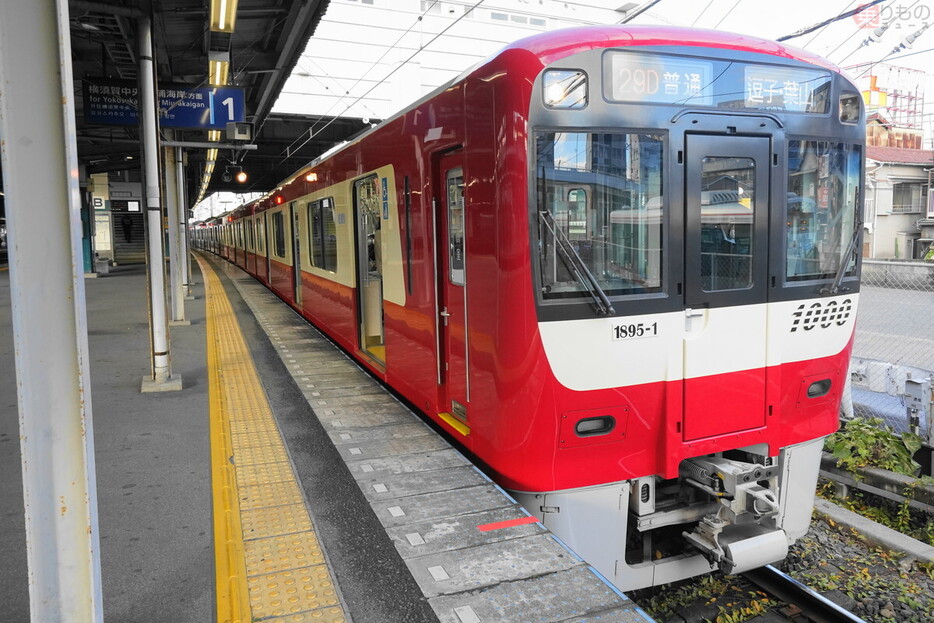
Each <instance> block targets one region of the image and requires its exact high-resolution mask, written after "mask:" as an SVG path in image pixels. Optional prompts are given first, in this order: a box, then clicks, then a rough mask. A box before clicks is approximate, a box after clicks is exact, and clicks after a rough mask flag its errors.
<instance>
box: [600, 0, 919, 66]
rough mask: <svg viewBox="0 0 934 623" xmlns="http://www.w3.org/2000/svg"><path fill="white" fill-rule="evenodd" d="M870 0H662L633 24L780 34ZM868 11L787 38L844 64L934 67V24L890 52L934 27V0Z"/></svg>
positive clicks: (900, 1)
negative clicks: (866, 19) (880, 29)
mask: <svg viewBox="0 0 934 623" xmlns="http://www.w3.org/2000/svg"><path fill="white" fill-rule="evenodd" d="M868 1H869V0H858V1H857V0H852V1H851V0H772V1H769V0H738V1H737V0H661V2H659V3H658V4H657V5H655V6H654V7H653V8H652V9H650V10H649V11H648V12H646V13H644V14H643V15H641V16H639V17H637V18H636V19H635V20H634V21H633V22H632V23H634V24H652V23H654V24H657V23H670V24H676V25H679V26H692V25H693V26H696V27H699V28H716V29H718V30H728V31H733V32H739V33H744V34H750V35H759V36H763V37H767V38H769V39H777V38H779V37H782V36H785V35H789V34H792V33H794V32H797V31H799V30H801V29H803V28H806V27H809V26H812V25H814V24H817V23H820V22H822V21H824V20H826V19H829V18H831V17H834V16H836V15H839V14H841V13H844V12H846V11H849V10H852V9H854V8H856V7H857V6H859V5H860V4H866V3H868ZM609 4H618V2H609ZM865 13H866V15H867V16H868V15H872V14H875V15H877V16H878V17H877V19H876V21H875V22H872V23H870V24H862V23H861V21H858V20H857V18H855V17H847V18H844V19H842V20H840V21H838V22H835V23H833V24H830V25H828V26H827V27H825V28H822V29H820V30H817V31H815V32H813V33H810V34H806V35H803V36H800V37H795V38H794V39H791V40H789V41H788V43H790V44H793V45H796V46H798V47H803V48H806V49H808V50H810V51H812V52H815V53H817V54H820V55H821V56H824V57H825V58H827V59H829V60H830V61H833V62H834V63H837V64H838V65H841V66H849V65H852V64H854V63H857V62H869V61H872V62H874V61H878V60H881V59H883V58H884V59H885V62H887V63H891V64H896V65H900V66H905V67H910V68H915V69H922V70H926V71H928V72H934V27H931V28H928V29H927V30H925V31H924V32H922V33H921V34H920V35H919V36H918V38H917V39H916V40H915V41H914V43H913V44H912V45H911V47H910V48H909V49H905V50H900V51H899V52H896V53H894V54H892V53H891V52H892V51H893V50H894V49H895V48H896V46H898V45H899V44H901V43H903V40H904V39H905V37H907V36H909V35H912V34H914V33H916V32H917V31H918V30H921V29H922V28H924V27H925V25H928V24H931V25H932V26H934V0H887V1H886V2H882V3H881V4H879V5H877V6H875V7H870V9H868V10H867V12H865ZM880 23H889V24H890V26H889V28H888V29H887V30H886V31H885V32H884V33H883V34H882V35H881V37H880V40H879V41H876V42H873V43H869V44H867V45H862V46H861V44H863V43H864V42H865V41H866V39H868V38H869V37H870V35H871V34H872V33H873V29H874V27H875V26H877V25H879V24H880Z"/></svg>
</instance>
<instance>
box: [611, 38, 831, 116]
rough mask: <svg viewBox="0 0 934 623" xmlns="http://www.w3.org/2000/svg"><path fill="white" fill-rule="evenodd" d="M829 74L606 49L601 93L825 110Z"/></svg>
mask: <svg viewBox="0 0 934 623" xmlns="http://www.w3.org/2000/svg"><path fill="white" fill-rule="evenodd" d="M829 90H830V72H829V71H824V70H820V69H806V68H797V67H780V66H777V65H762V64H754V63H740V62H735V61H733V62H726V61H720V60H715V59H703V58H690V57H684V56H673V55H665V54H645V53H641V52H621V51H614V52H608V53H607V55H606V57H605V62H604V91H605V95H606V98H607V99H609V100H610V101H614V102H643V103H654V104H689V105H695V106H716V107H718V108H752V109H761V110H778V111H785V112H804V113H826V112H827V111H828V106H829V98H828V95H829Z"/></svg>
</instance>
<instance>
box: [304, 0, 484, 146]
mask: <svg viewBox="0 0 934 623" xmlns="http://www.w3.org/2000/svg"><path fill="white" fill-rule="evenodd" d="M439 1H440V0H434V1H433V2H432V3H431V4H430V5H428V7H427V8H425V9H424V10H422V12H421V14H420V15H419V16H418V17H417V18H416V19H415V21H414V22H412V25H411V26H409V27H408V28H406V30H405V32H403V33H402V34H401V35H399V37H398V38H397V39H396V40H395V41H394V42H393V43H392V44H391V45H390V46H389V47H388V48H386V51H385V52H383V53H382V55H381V56H380V57H379V58H378V59H376V60H375V61H373V63H372V64H371V65H370V66H369V67H368V68H367V70H366V71H364V72H363V74H361V76H360V77H359V78H357V81H356V82H354V83H353V84H352V85H350V88H348V89H344V95H341V96H340V97H339V98H338V99H337V100H336V101H335V102H334V104H332V105H331V107H330V108H328V109H327V110H326V111H324V112H323V113H322V114H320V115H319V116H318V118H317V119H315V120H314V121H313V122H312V123H311V128H310V129H311V130H314V128H315V127H316V126H317V124H318V122H320V121H321V120H322V119H324V117H326V116H328V113H330V112H331V111H332V110H333V109H334V108H335V107H336V106H338V105H339V104H340V103H341V102H342V101H343V100H344V99H345V98H346V97H347V96H349V95H350V92H351V91H353V90H354V88H355V87H356V86H357V85H358V84H360V83H361V82H362V81H363V79H364V78H366V77H367V76H368V75H369V73H370V72H371V71H373V69H374V68H375V67H376V66H377V65H379V63H380V61H382V60H383V59H384V58H386V55H387V54H389V53H390V52H392V51H393V50H394V49H395V48H396V46H397V45H399V42H400V41H402V39H403V38H404V37H405V36H406V35H407V34H409V33H410V32H412V29H413V28H415V26H417V25H418V24H419V23H420V22H421V21H422V20H423V19H424V18H425V16H427V15H428V13H429V12H431V9H433V8H434V7H435V5H436V4H438V2H439ZM471 10H473V9H471ZM309 62H312V63H313V64H314V65H316V66H317V67H319V69H321V71H322V72H324V74H325V75H326V76H328V77H329V78H331V80H334V83H335V84H337V85H338V86H339V87H341V85H340V83H339V82H338V81H337V79H335V78H333V77H332V76H330V75H329V74H328V73H327V70H325V69H324V68H322V67H321V66H320V65H318V64H317V63H314V61H311V59H309ZM309 74H310V72H309ZM310 77H313V76H310ZM319 83H320V81H319ZM321 84H322V86H324V85H323V83H321ZM325 88H327V87H325ZM341 88H342V89H343V87H341ZM364 107H365V108H367V109H368V110H370V112H373V111H372V109H370V108H369V107H368V106H366V105H365V104H364ZM348 110H349V108H348ZM373 116H376V115H375V113H373Z"/></svg>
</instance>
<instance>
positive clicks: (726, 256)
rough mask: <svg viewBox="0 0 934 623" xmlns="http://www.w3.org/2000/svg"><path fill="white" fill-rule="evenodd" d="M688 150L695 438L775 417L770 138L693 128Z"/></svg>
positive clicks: (688, 382) (687, 436)
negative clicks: (769, 358) (769, 373)
mask: <svg viewBox="0 0 934 623" xmlns="http://www.w3.org/2000/svg"><path fill="white" fill-rule="evenodd" d="M685 154H686V159H685V169H684V171H685V180H684V182H685V189H684V190H685V208H686V213H685V246H684V253H685V261H684V270H685V273H684V280H685V289H684V305H685V339H684V379H685V380H684V423H683V437H684V440H685V441H691V440H695V439H703V438H707V437H713V436H715V435H723V434H728V433H733V432H738V431H742V430H749V429H753V428H757V427H760V426H763V425H764V424H765V418H766V415H765V414H766V378H765V375H766V330H765V327H766V321H767V309H766V300H767V295H768V284H767V283H766V282H767V279H768V255H769V250H768V220H769V197H770V192H771V191H770V186H769V183H770V179H769V173H770V171H769V170H770V166H769V165H770V139H769V138H765V137H749V136H733V135H731V136H725V135H721V136H718V135H710V134H704V135H701V134H688V135H687V136H686V137H685ZM727 373H729V374H730V376H729V377H725V376H724V375H725V374H727Z"/></svg>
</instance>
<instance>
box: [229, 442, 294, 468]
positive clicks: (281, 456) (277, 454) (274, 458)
mask: <svg viewBox="0 0 934 623" xmlns="http://www.w3.org/2000/svg"><path fill="white" fill-rule="evenodd" d="M237 437H241V438H242V437H244V435H237ZM246 441H249V440H246ZM233 451H234V459H235V460H236V462H237V465H255V464H256V463H278V462H281V461H286V460H288V456H287V455H286V453H285V448H283V447H282V446H281V442H280V443H279V447H276V445H273V444H266V445H257V446H249V447H246V448H244V447H242V446H241V447H238V446H237V440H236V439H235V440H234V446H233Z"/></svg>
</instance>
